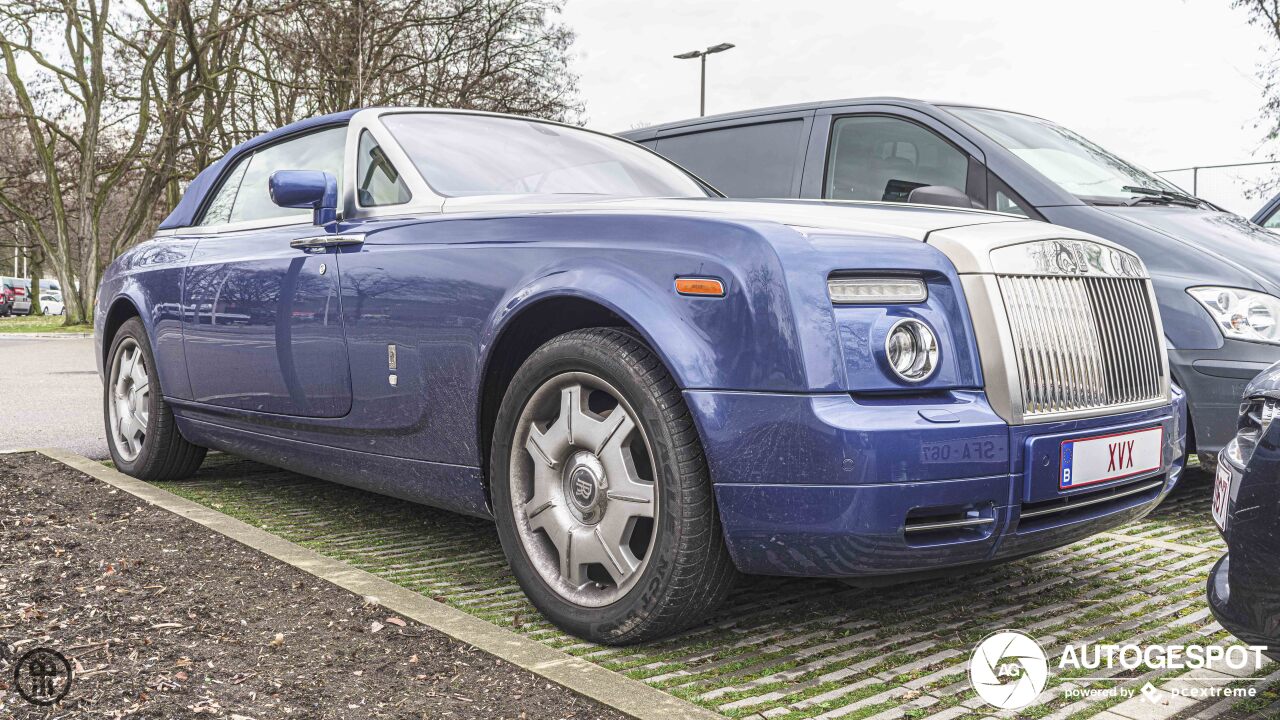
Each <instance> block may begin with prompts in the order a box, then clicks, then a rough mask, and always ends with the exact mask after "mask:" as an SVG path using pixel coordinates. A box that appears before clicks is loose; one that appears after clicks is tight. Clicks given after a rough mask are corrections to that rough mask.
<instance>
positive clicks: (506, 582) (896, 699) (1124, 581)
mask: <svg viewBox="0 0 1280 720" xmlns="http://www.w3.org/2000/svg"><path fill="white" fill-rule="evenodd" d="M160 485H161V486H162V487H164V488H165V489H167V490H170V491H172V492H174V493H176V494H178V495H181V496H183V497H186V498H188V499H190V500H194V501H196V502H199V503H201V504H204V505H206V506H209V507H212V508H214V509H216V510H219V511H221V512H224V513H227V514H228V515H231V516H234V517H237V518H239V519H241V520H244V521H245V522H248V523H250V524H252V525H255V526H257V527H261V528H263V529H265V530H268V531H270V532H273V533H275V534H277V535H280V536H281V537H284V538H286V539H288V540H291V541H293V542H296V543H299V544H301V545H304V546H306V547H309V548H311V549H313V550H316V551H317V552H320V553H322V554H325V555H328V556H330V557H334V558H337V559H340V560H343V561H346V562H348V563H351V564H352V565H354V566H356V567H359V568H361V569H363V570H366V571H369V572H372V573H374V574H377V575H380V576H382V577H385V578H387V579H389V580H391V581H392V582H395V583H397V584H399V585H402V586H404V587H407V588H410V589H412V590H415V591H417V592H421V593H423V594H425V595H427V596H429V597H431V598H433V599H436V600H438V601H440V602H444V603H448V604H449V605H452V606H454V607H456V608H459V609H461V610H463V611H465V612H468V613H471V614H473V615H476V616H478V617H481V618H484V619H486V620H488V621H490V622H493V623H495V624H497V625H501V626H503V627H507V628H511V629H513V630H515V631H517V632H520V633H523V634H525V635H527V636H529V637H532V638H536V639H537V640H539V641H541V642H543V643H546V644H547V645H549V646H551V647H555V648H559V649H561V650H564V651H565V652H568V653H570V654H573V655H576V656H580V657H583V658H586V659H588V660H591V661H592V662H595V663H598V664H600V665H602V666H604V667H606V668H609V669H611V670H615V671H617V672H619V673H623V674H625V675H627V676H629V677H631V678H634V679H637V680H641V681H643V682H646V683H648V684H650V685H652V686H654V687H657V688H660V689H662V690H664V691H666V692H670V693H672V694H673V695H676V696H678V697H681V698H685V699H687V700H689V701H691V702H694V703H697V704H699V705H702V706H704V707H707V708H709V709H712V710H715V711H717V712H719V713H721V714H723V715H725V716H726V717H733V718H770V719H774V718H782V719H785V720H790V719H792V718H810V717H823V718H836V717H839V718H847V719H848V720H857V719H858V718H876V719H877V720H888V719H889V718H909V719H912V720H915V719H922V718H936V719H937V720H950V719H951V718H963V719H968V718H985V717H1034V718H1042V717H1043V718H1086V717H1091V716H1093V715H1096V714H1098V713H1102V712H1104V711H1106V710H1108V709H1109V708H1115V707H1116V706H1117V705H1120V704H1122V703H1123V701H1124V700H1125V699H1126V698H1105V697H1103V698H1084V699H1080V698H1067V697H1064V692H1063V691H1064V689H1066V688H1069V687H1078V688H1090V689H1096V688H1105V687H1122V688H1125V689H1126V690H1128V691H1131V692H1132V693H1137V692H1138V691H1139V690H1140V688H1142V687H1143V686H1144V685H1146V684H1148V683H1150V684H1151V685H1153V686H1154V687H1156V688H1159V687H1162V686H1164V685H1165V684H1167V683H1170V682H1173V681H1176V680H1178V678H1180V677H1182V676H1186V675H1188V672H1187V671H1183V670H1153V671H1146V672H1143V671H1142V670H1136V671H1120V672H1114V671H1113V672H1112V673H1111V674H1110V675H1105V673H1104V672H1098V671H1092V672H1088V673H1087V674H1088V676H1089V677H1090V678H1091V679H1089V680H1082V679H1080V677H1081V676H1082V675H1084V674H1085V673H1061V672H1058V671H1057V670H1056V662H1057V658H1058V657H1059V656H1060V654H1061V652H1062V650H1063V648H1064V647H1065V646H1066V645H1067V644H1069V643H1075V644H1078V643H1081V642H1086V641H1090V642H1117V643H1145V644H1151V643H1180V644H1197V645H1211V644H1220V645H1229V644H1237V643H1238V641H1237V640H1235V638H1233V637H1231V636H1230V635H1229V634H1228V633H1227V632H1226V631H1224V630H1223V629H1222V628H1221V627H1220V626H1219V625H1218V624H1217V622H1215V621H1214V619H1213V617H1212V615H1211V614H1210V613H1209V612H1208V607H1207V605H1206V603H1205V600H1204V582H1205V577H1206V574H1207V572H1208V570H1209V568H1210V566H1211V565H1212V564H1213V562H1215V561H1216V560H1217V559H1218V557H1219V556H1221V554H1222V553H1223V552H1225V550H1226V546H1225V544H1224V543H1223V542H1222V540H1221V539H1220V538H1219V537H1218V534H1217V533H1216V531H1215V530H1214V529H1213V526H1212V522H1211V520H1210V516H1209V498H1210V493H1211V478H1210V477H1209V476H1208V475H1207V474H1205V473H1202V472H1199V471H1198V470H1194V469H1193V470H1190V471H1188V473H1187V475H1186V476H1185V477H1184V479H1183V481H1182V483H1181V484H1180V485H1179V487H1178V489H1177V490H1175V491H1174V493H1173V494H1172V495H1171V496H1170V497H1169V498H1168V499H1167V500H1166V501H1165V502H1164V503H1163V504H1162V505H1161V506H1160V507H1159V508H1157V509H1156V510H1155V511H1154V512H1153V513H1151V514H1150V515H1149V516H1148V517H1146V518H1144V519H1142V520H1140V521H1137V522H1134V523H1132V524H1130V525H1128V526H1126V527H1123V528H1118V529H1116V530H1115V531H1113V532H1111V533H1107V534H1103V535H1099V536H1095V537H1093V538H1089V539H1086V540H1083V541H1080V542H1077V543H1075V544H1074V545H1071V546H1069V547H1066V548H1062V549H1060V550H1056V551H1053V552H1049V553H1044V554H1041V555H1037V556H1033V557H1030V558H1025V559H1022V560H1018V561H1015V562H1012V563H1006V564H1002V565H997V566H995V567H991V568H987V569H981V570H972V571H968V572H964V573H959V574H956V575H954V576H949V577H944V578H933V579H929V580H919V581H915V582H908V583H904V584H900V585H895V586H890V587H877V588H855V587H850V586H847V585H844V584H841V583H838V582H834V581H829V580H813V579H784V578H764V577H746V578H743V579H742V581H741V582H739V584H738V585H737V586H736V587H735V589H734V590H733V592H732V593H731V595H730V597H729V599H728V600H727V602H725V603H724V605H723V606H722V607H721V608H720V609H719V610H718V611H717V612H716V614H715V615H714V616H713V617H712V618H710V619H709V620H708V621H707V622H706V623H705V624H704V625H701V626H699V627H696V628H693V629H691V630H689V631H687V632H685V633H683V634H681V635H679V636H677V637H673V638H669V639H665V640H661V641H658V642H653V643H649V644H647V645H642V646H632V647H622V648H614V647H606V646H601V645H596V644H594V643H590V642H585V641H583V640H581V639H579V638H576V637H573V636H570V635H567V634H565V633H563V632H561V631H559V630H558V629H556V628H555V627H554V626H553V625H551V624H550V623H548V622H547V621H546V620H544V619H543V618H542V616H541V615H539V614H538V612H537V611H536V610H535V609H534V608H533V606H532V605H530V604H529V603H528V601H527V600H525V598H524V595H523V594H522V593H521V592H520V589H519V587H518V586H517V585H516V583H515V581H514V579H513V577H512V576H511V574H510V572H509V570H508V569H507V566H506V562H505V559H504V557H503V555H502V550H501V548H500V547H499V544H498V539H497V534H496V532H495V531H494V528H493V525H492V524H491V523H489V522H486V521H483V520H477V519H473V518H466V517H462V516H459V515H454V514H452V513H448V512H444V511H440V510H435V509H432V508H428V507H424V506H420V505H414V504H411V503H407V502H402V501H399V500H394V499H391V498H386V497H382V496H379V495H375V494H372V493H368V492H364V491H361V490H356V489H353V488H348V487H345V486H342V485H337V484H334V483H328V482H324V481H321V480H315V479H312V478H308V477H305V476H302V475H298V474H295V473H290V472H286V471H281V470H275V469H273V468H269V467H266V466H264V465H260V464H257V463H253V462H250V461H246V460H241V459H238V458H235V457H232V456H229V455H221V454H215V455H210V456H209V459H208V460H206V462H205V466H204V468H203V469H202V470H201V471H200V473H199V474H198V475H197V476H196V477H195V478H194V479H192V480H188V481H184V482H178V483H162V484H160ZM1006 628H1008V629H1015V630H1022V631H1024V632H1027V633H1028V634H1030V635H1032V636H1033V637H1035V638H1036V639H1037V640H1038V641H1039V642H1040V644H1041V645H1042V646H1043V647H1044V649H1045V650H1046V652H1047V653H1048V654H1049V656H1050V666H1051V668H1052V669H1051V674H1050V680H1049V684H1048V687H1047V688H1046V690H1045V692H1044V694H1043V695H1042V696H1041V700H1042V702H1041V703H1040V704H1038V705H1035V706H1032V707H1029V708H1026V709H1024V710H1022V711H1018V712H1008V711H1001V712H992V710H993V709H992V708H991V707H989V706H986V705H984V704H983V703H982V702H981V700H980V699H978V698H977V696H976V695H975V694H974V692H973V691H972V689H971V688H970V687H969V681H968V676H967V671H966V667H967V662H968V659H969V655H970V653H971V652H972V650H973V648H974V646H975V645H976V643H977V642H978V641H979V640H981V639H982V638H983V637H985V636H986V635H988V634H990V633H991V632H994V631H996V630H1000V629H1006ZM1190 674H1191V676H1192V677H1194V676H1195V673H1194V672H1193V673H1190ZM1273 674H1275V675H1276V676H1275V677H1272V675H1273ZM1259 677H1260V678H1261V679H1258V678H1241V679H1238V680H1235V681H1234V686H1237V687H1255V688H1257V691H1258V692H1257V695H1256V696H1255V697H1252V698H1243V699H1240V698H1226V699H1223V698H1216V699H1209V700H1203V701H1198V702H1195V703H1194V704H1193V705H1192V706H1190V707H1187V708H1185V709H1183V710H1181V711H1180V712H1179V713H1178V717H1179V718H1201V717H1204V718H1208V717H1219V718H1226V719H1229V720H1234V719H1235V718H1244V717H1280V673H1277V667H1276V666H1275V665H1273V664H1270V663H1268V665H1267V666H1266V667H1265V668H1264V669H1263V670H1262V671H1261V673H1260V676H1259ZM1093 678H1105V679H1093ZM1180 682H1187V681H1186V680H1185V679H1184V680H1181V681H1180ZM1175 700H1176V701H1177V702H1182V699H1181V698H1177V699H1175ZM1178 707H1181V705H1179V706H1178ZM1169 708H1173V706H1172V705H1170V706H1169ZM1169 714H1171V710H1169V709H1168V708H1167V709H1166V712H1163V713H1162V716H1167V715H1169ZM1104 717H1107V716H1104ZM1110 717H1114V716H1110Z"/></svg>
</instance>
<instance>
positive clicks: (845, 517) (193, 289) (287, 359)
mask: <svg viewBox="0 0 1280 720" xmlns="http://www.w3.org/2000/svg"><path fill="white" fill-rule="evenodd" d="M1156 307H1157V306H1156V303H1155V301H1154V299H1153V295H1152V290H1151V283H1150V281H1149V279H1148V277H1147V273H1146V269H1145V267H1144V266H1143V264H1142V263H1141V261H1140V260H1139V259H1138V258H1137V257H1136V256H1135V255H1133V254H1131V253H1129V252H1128V251H1126V250H1124V249H1122V248H1120V247H1119V246H1117V245H1114V244H1112V243H1110V242H1108V241H1106V240H1103V239H1100V238H1097V237H1094V236H1091V235H1088V234H1085V233H1082V232H1078V231H1074V230H1069V229H1066V228H1062V227H1057V226H1054V225H1049V224H1046V223H1043V222H1036V221H1030V220H1027V219H1025V218H1019V217H1015V216H1011V215H1005V214H999V213H992V212H985V211H976V210H956V209H947V208H936V207H922V206H917V207H904V206H901V205H890V204H884V203H863V204H840V205H838V206H837V205H828V204H824V203H822V202H814V201H772V202H760V201H754V202H749V201H732V200H725V199H723V198H721V197H719V195H718V193H716V192H715V191H714V190H713V189H711V188H710V187H708V186H707V185H706V184H704V183H703V182H701V181H700V180H699V179H698V178H696V177H693V176H692V175H690V174H688V173H687V172H685V171H684V170H682V169H681V168H679V167H677V166H675V165H673V164H671V163H670V162H668V161H666V160H664V159H662V158H661V157H659V156H658V155H655V154H653V153H652V152H650V151H648V150H646V149H644V148H642V147H639V146H637V145H634V144H632V143H629V142H627V141H624V140H620V139H617V138H613V137H610V136H607V135H604V134H599V133H595V132H590V131H587V130H583V129H580V128H575V127H569V126H566V125H560V124H555V123H550V122H542V121H537V120H530V119H526V118H518V117H507V116H499V115H490V114H482V113H474V112H453V111H437V110H419V109H369V110H360V111H353V112H345V113H341V114H336V115H329V116H326V117H320V118H316V119H313V120H308V121H305V122H302V123H298V124H295V125H291V126H289V127H285V128H282V129H280V130H277V131H275V132H271V133H268V134H266V135H263V136H261V137H259V138H256V139H254V140H251V141H249V142H247V143H245V144H243V145H241V146H239V147H237V148H235V149H234V150H232V151H231V152H230V153H228V154H227V156H226V157H224V158H223V159H222V160H220V161H219V162H217V163H215V164H214V165H213V166H211V167H209V168H208V169H206V170H205V171H204V172H203V173H201V174H200V175H199V177H197V178H196V179H195V181H194V182H192V184H191V186H190V188H189V189H188V190H187V192H186V194H185V196H184V197H183V198H182V201H181V202H180V203H179V204H178V206H177V208H176V209H175V210H174V211H173V213H172V214H171V215H170V216H169V217H168V218H167V219H166V220H165V221H164V222H163V224H162V225H161V226H160V229H159V231H158V232H157V233H156V236H155V238H154V239H152V240H150V241H148V242H145V243H142V244H140V245H138V246H137V247H135V248H133V249H132V250H130V251H129V252H127V253H125V254H124V255H123V256H121V257H120V258H119V259H118V260H116V262H115V263H114V264H113V265H112V266H111V268H110V270H109V271H108V272H107V274H106V277H105V279H104V281H103V283H102V288H101V292H100V293H99V298H98V308H97V312H96V313H95V324H96V327H95V330H96V337H97V341H98V343H99V353H98V362H99V365H100V369H101V372H102V375H103V378H104V381H105V392H104V403H103V404H104V414H105V416H106V423H107V433H108V435H109V438H110V442H109V445H110V448H111V454H112V458H113V460H114V461H115V463H116V465H117V467H119V468H120V469H121V470H122V471H124V472H126V473H129V474H131V475H134V476H136V477H140V478H144V479H153V480H154V479H163V478H167V479H175V478H180V477H183V476H186V475H190V474H191V473H193V472H195V471H196V469H197V467H198V466H199V465H200V462H201V460H202V459H203V456H204V452H205V448H217V449H220V450H224V451H227V452H231V453H235V454H237V455H241V456H245V457H249V458H254V459H256V460H260V461H262V462H265V463H269V464H272V465H276V466H279V467H283V468H288V469H291V470H296V471H298V472H302V473H307V474H309V475H314V476H317V477H320V478H326V479H329V480H334V481H337V482H341V483H346V484H350V485H354V486H358V487H362V488H367V489H369V490H373V491H376V492H379V493H384V494H387V495H392V496H396V497H400V498H405V499H409V500H413V501H417V502H422V503H427V504H431V505H435V506H438V507H441V508H447V509H450V510H454V511H457V512H462V513H468V514H472V515H478V516H484V517H492V518H494V519H495V520H496V521H497V525H498V532H499V535H500V538H501V541H502V545H503V547H504V549H505V551H506V554H507V557H508V559H509V561H510V563H511V567H512V570H513V572H514V573H515V576H516V578H517V579H518V581H519V582H520V584H521V585H522V587H523V588H524V589H525V591H526V592H527V593H528V595H529V597H530V598H531V599H532V601H533V602H534V604H535V605H537V607H538V608H539V609H540V610H541V611H542V612H544V613H545V614H546V615H547V616H548V617H549V618H550V619H551V620H552V621H554V622H555V623H557V624H558V625H560V626H561V627H563V628H565V629H566V630H568V631H569V632H573V633H576V634H578V635H580V636H584V637H588V638H592V639H594V640H597V641H601V642H609V643H626V642H635V641H639V640H643V639H646V638H652V637H656V636H659V635H662V634H665V633H670V632H673V631H675V630H677V629H679V628H681V627H684V626H687V625H689V624H691V623H693V622H696V621H697V619H698V618H699V617H700V616H704V615H705V614H706V612H707V611H708V610H709V609H710V608H712V607H713V606H714V605H715V604H716V603H717V602H718V601H719V600H720V598H721V597H723V595H724V593H725V592H726V590H727V588H728V586H729V585H730V583H731V582H732V580H733V578H734V577H735V575H736V573H737V572H738V571H743V572H747V573H757V574H775V575H805V576H831V577H846V578H848V577H865V576H883V575H894V574H900V573H908V572H913V571H921V570H935V569H938V568H942V567H954V566H965V565H978V564H981V563H987V562H991V561H995V560H1001V559H1007V558H1011V557H1016V556H1022V555H1027V554H1029V553H1035V552H1038V551H1042V550H1045V549H1048V548H1053V547H1057V546H1061V545H1063V544H1064V543H1069V542H1072V541H1075V540H1077V539H1080V538H1083V537H1086V536H1088V535H1089V534H1091V533H1095V532H1098V531H1100V530H1105V529H1107V528H1111V527H1114V526H1116V525H1119V524H1121V523H1124V522H1127V521H1129V520H1132V519H1134V518H1136V517H1139V516H1141V515H1142V514H1144V513H1146V512H1147V511H1149V510H1150V509H1151V508H1152V507H1153V506H1154V505H1155V504H1156V503H1158V502H1160V500H1161V498H1162V497H1163V496H1164V495H1165V494H1166V493H1167V492H1168V491H1169V490H1170V489H1171V488H1172V487H1173V485H1174V483H1175V482H1176V481H1177V478H1178V475H1179V473H1180V471H1181V465H1180V462H1181V460H1180V458H1181V457H1182V443H1183V441H1184V434H1185V433H1184V427H1185V421H1184V419H1183V415H1184V413H1185V408H1184V405H1183V403H1182V400H1181V395H1180V393H1179V392H1178V391H1177V389H1176V388H1171V386H1170V382H1169V370H1168V366H1167V359H1166V354H1165V349H1164V344H1163V335H1162V332H1161V324H1160V317H1159V313H1158V311H1157V309H1156Z"/></svg>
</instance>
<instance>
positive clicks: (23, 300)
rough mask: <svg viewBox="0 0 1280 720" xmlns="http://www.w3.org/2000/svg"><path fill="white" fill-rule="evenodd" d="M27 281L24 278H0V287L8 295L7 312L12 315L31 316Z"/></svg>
mask: <svg viewBox="0 0 1280 720" xmlns="http://www.w3.org/2000/svg"><path fill="white" fill-rule="evenodd" d="M29 285H30V283H29V281H28V280H26V279H24V278H16V277H0V286H3V287H5V288H7V290H6V293H7V294H9V295H10V303H9V312H10V313H11V314H13V315H30V314H31V294H30V288H29Z"/></svg>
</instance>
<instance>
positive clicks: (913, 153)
mask: <svg viewBox="0 0 1280 720" xmlns="http://www.w3.org/2000/svg"><path fill="white" fill-rule="evenodd" d="M831 138H832V140H831V147H830V149H829V151H828V157H827V182H826V187H825V188H824V192H823V197H827V198H831V199H834V200H883V201H888V202H906V201H907V197H908V196H909V195H910V194H911V191H912V190H914V189H916V188H919V187H925V186H926V185H945V186H948V187H952V188H955V189H956V190H960V191H964V190H965V180H966V177H967V174H968V168H969V158H968V156H967V155H965V154H964V153H963V152H961V151H959V150H957V149H956V148H955V147H954V146H953V145H951V144H950V143H948V142H947V141H946V140H943V139H942V138H940V137H938V136H937V135H936V134H934V133H933V132H932V131H931V130H928V129H925V128H923V127H921V126H919V125H917V124H915V123H913V122H909V121H907V120H902V119H899V118H892V117H885V116H882V115H864V116H857V117H844V118H838V119H837V120H836V121H835V123H834V125H833V126H832V128H831Z"/></svg>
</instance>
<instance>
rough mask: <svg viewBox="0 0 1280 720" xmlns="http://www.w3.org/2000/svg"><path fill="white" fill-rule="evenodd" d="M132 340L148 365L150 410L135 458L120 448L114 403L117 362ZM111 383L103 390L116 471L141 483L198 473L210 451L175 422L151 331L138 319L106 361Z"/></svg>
mask: <svg viewBox="0 0 1280 720" xmlns="http://www.w3.org/2000/svg"><path fill="white" fill-rule="evenodd" d="M130 341H132V343H135V344H136V347H137V348H138V349H139V350H140V351H141V352H142V355H143V357H144V358H145V364H146V376H147V380H148V384H149V386H150V387H149V393H148V398H147V400H146V402H147V406H148V408H149V412H148V417H147V422H146V430H145V434H144V438H143V440H142V442H141V444H140V448H139V450H138V452H137V455H136V456H135V457H133V458H132V459H130V458H128V457H126V454H127V453H126V454H122V451H121V450H120V449H119V448H118V447H117V444H118V443H120V442H121V441H120V440H118V439H117V437H118V433H117V431H116V430H115V429H114V428H112V426H111V425H112V423H111V403H112V400H113V383H112V375H113V368H114V366H115V364H116V362H117V359H118V355H119V354H120V349H121V347H122V346H124V345H126V344H127V343H129V342H130ZM106 369H107V375H106V377H107V381H106V383H105V384H104V385H103V391H102V416H103V421H104V423H105V424H106V432H107V447H108V448H109V449H110V451H111V460H112V461H113V462H114V463H115V466H116V469H118V470H120V472H123V473H124V474H126V475H131V476H133V477H136V478H138V479H140V480H147V481H155V480H182V479H184V478H188V477H190V476H192V475H194V474H195V472H196V471H197V470H199V469H200V463H202V462H204V456H205V453H206V452H207V450H206V449H205V448H202V447H200V446H198V445H193V444H191V443H190V442H187V439H186V438H184V437H182V433H181V432H180V431H179V430H178V425H177V423H176V422H175V421H174V419H173V410H172V409H171V408H170V407H169V403H167V402H165V400H164V392H163V389H162V388H161V386H160V376H159V373H158V372H157V370H156V361H155V356H154V355H153V354H152V352H151V342H150V341H149V340H148V339H147V331H146V329H144V328H143V326H142V321H141V320H139V319H138V318H136V317H135V318H130V319H129V320H126V321H125V322H124V324H123V325H121V326H120V329H119V330H118V331H116V334H115V337H113V338H112V339H111V352H110V353H108V355H107V361H106Z"/></svg>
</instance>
